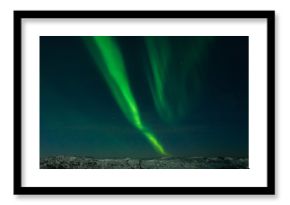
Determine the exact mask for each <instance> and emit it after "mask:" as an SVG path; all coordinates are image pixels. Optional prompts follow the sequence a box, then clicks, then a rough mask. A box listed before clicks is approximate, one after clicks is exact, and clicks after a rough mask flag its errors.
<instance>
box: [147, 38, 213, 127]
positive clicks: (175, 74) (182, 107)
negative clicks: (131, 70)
mask: <svg viewBox="0 0 290 205" xmlns="http://www.w3.org/2000/svg"><path fill="white" fill-rule="evenodd" d="M144 38H145V44H146V47H147V51H148V52H147V53H148V58H149V62H150V68H151V69H147V77H148V81H149V85H150V90H151V93H152V96H153V100H154V103H155V107H156V109H157V111H158V113H159V115H160V117H161V118H162V119H163V120H164V121H166V122H168V123H171V122H174V121H177V120H178V119H180V118H182V117H183V116H184V115H185V114H187V113H188V109H189V107H192V105H193V104H194V103H196V102H197V94H198V92H199V91H200V78H201V76H200V74H201V70H204V68H201V66H200V62H201V61H202V60H203V59H204V58H205V56H206V55H205V54H206V51H207V50H208V46H209V45H210V42H212V41H213V40H214V37H211V36H192V37H190V38H189V37H185V38H184V37H174V41H170V38H172V37H169V36H147V37H144ZM184 45H186V46H184ZM175 50H178V51H179V53H180V54H181V55H178V56H176V55H173V53H174V52H173V51H175Z"/></svg>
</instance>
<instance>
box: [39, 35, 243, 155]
mask: <svg viewBox="0 0 290 205" xmlns="http://www.w3.org/2000/svg"><path fill="white" fill-rule="evenodd" d="M93 38H94V37H68V36H62V37H61V36H42V37H40V155H41V157H45V156H52V155H77V156H94V157H97V158H123V157H131V158H151V157H161V156H162V155H161V154H160V153H158V151H156V149H154V147H153V146H152V143H150V141H148V139H147V138H146V136H145V135H144V129H143V128H140V127H139V129H138V127H137V126H136V124H134V122H132V121H133V120H131V121H130V119H132V118H130V117H128V116H127V115H126V112H125V111H124V110H125V108H124V107H123V109H122V107H120V104H122V102H123V101H118V100H117V98H116V96H122V95H120V94H118V93H117V94H116V92H117V91H115V93H114V92H113V91H112V89H113V88H115V89H117V90H118V88H119V87H120V84H116V82H117V81H115V82H112V80H111V81H110V80H108V78H106V75H107V76H109V77H110V75H109V74H108V73H107V74H106V72H108V71H107V70H106V69H107V68H110V66H111V68H112V69H115V70H113V72H120V70H118V68H115V67H114V65H119V64H120V62H119V61H118V59H117V58H116V59H114V56H112V55H109V54H111V53H114V52H111V51H112V49H114V48H115V49H118V51H119V52H120V54H121V57H122V60H123V65H124V69H125V71H126V73H127V81H126V82H127V84H128V86H129V87H130V89H131V91H132V92H131V94H132V96H133V97H134V99H135V102H136V105H137V107H138V110H139V114H140V119H142V122H143V123H144V126H146V129H147V128H148V129H149V130H150V132H152V133H154V137H155V138H156V139H157V140H158V142H159V143H160V144H161V145H162V146H163V147H164V149H165V150H166V152H167V153H168V154H169V155H170V156H177V157H178V156H241V157H247V156H248V37H246V36H235V37H229V36H227V37H112V38H110V39H113V41H112V40H110V39H109V40H106V39H105V40H100V41H99V44H97V43H95V44H94V40H93ZM97 45H99V48H102V47H101V46H102V45H104V48H103V50H102V49H99V50H98V49H97ZM110 46H115V47H110ZM106 49H107V50H106ZM102 52H103V53H102ZM105 52H109V54H107V55H109V57H110V58H109V57H108V59H107V61H106V59H105V58H104V59H105V60H104V59H103V58H102V57H104V55H105V54H104V53H105ZM110 52H111V53H110ZM102 54H103V55H102ZM119 57H120V56H119ZM156 62H157V63H156ZM106 63H107V64H108V65H107V64H106ZM156 65H157V66H156ZM154 66H155V67H154ZM116 69H117V70H116ZM154 69H155V70H154ZM159 69H161V71H162V72H160V70H159ZM156 73H157V74H160V73H161V74H164V76H166V77H164V78H162V79H163V84H162V85H163V87H162V89H158V88H159V87H158V86H159V84H158V82H159V81H158V80H159V79H158V78H156V75H157V74H156ZM157 76H158V75H157ZM111 77H112V75H111ZM117 78H118V76H117ZM164 79H165V80H164ZM121 83H123V81H122V82H121ZM123 85H124V84H122V85H121V87H122V86H123ZM160 90H161V91H162V96H161V97H160V92H161V91H160ZM124 98H125V97H124ZM120 102H121V103H120ZM124 106H125V107H126V105H124ZM127 114H128V113H127ZM128 115H129V114H128ZM142 132H143V133H142Z"/></svg>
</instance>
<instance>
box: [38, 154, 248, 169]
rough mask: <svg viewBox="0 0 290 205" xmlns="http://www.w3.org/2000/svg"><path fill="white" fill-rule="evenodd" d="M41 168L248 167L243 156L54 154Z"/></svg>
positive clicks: (42, 162)
mask: <svg viewBox="0 0 290 205" xmlns="http://www.w3.org/2000/svg"><path fill="white" fill-rule="evenodd" d="M40 168H41V169H248V158H245V157H163V158H156V159H131V158H123V159H97V158H93V157H78V156H54V157H46V158H42V159H41V160H40Z"/></svg>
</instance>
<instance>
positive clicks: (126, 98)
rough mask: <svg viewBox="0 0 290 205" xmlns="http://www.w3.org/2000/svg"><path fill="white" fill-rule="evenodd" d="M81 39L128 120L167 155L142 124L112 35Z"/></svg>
mask: <svg viewBox="0 0 290 205" xmlns="http://www.w3.org/2000/svg"><path fill="white" fill-rule="evenodd" d="M83 39H84V41H85V42H86V45H87V47H88V49H89V51H90V53H91V55H92V57H93V59H94V61H95V63H96V65H97V67H98V68H99V70H100V71H101V73H102V75H103V77H104V79H105V81H106V82H107V84H108V86H109V88H110V90H111V92H112V95H113V97H114V99H115V100H116V102H117V104H118V105H119V107H120V109H121V110H122V112H123V114H124V115H125V116H126V118H127V119H128V121H129V122H130V123H131V124H132V125H134V126H135V127H136V128H137V129H138V130H140V132H141V133H142V134H143V135H144V136H145V137H146V138H147V140H148V141H149V142H150V144H151V145H152V146H153V148H154V149H155V150H156V151H157V152H158V153H160V154H161V155H168V153H167V152H166V151H165V149H164V148H163V146H162V145H161V143H160V142H159V141H158V140H157V138H156V137H155V135H154V134H153V132H152V131H150V130H149V129H148V128H147V127H146V126H145V125H144V123H143V121H142V119H141V115H140V112H139V109H138V106H137V103H136V100H135V98H134V95H133V92H132V90H131V88H130V84H129V80H128V76H127V72H126V68H125V63H124V60H123V57H122V54H121V51H120V49H119V47H118V44H117V42H116V40H115V39H114V37H110V36H96V37H83Z"/></svg>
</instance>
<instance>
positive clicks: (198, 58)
mask: <svg viewBox="0 0 290 205" xmlns="http://www.w3.org/2000/svg"><path fill="white" fill-rule="evenodd" d="M274 19H275V13H274V11H14V194H274V193H275V191H274V190H275V189H274V187H275V177H274V176H275V163H274V162H275V161H274V160H275V157H274V156H275V155H274V148H275V144H274V142H275V141H274V135H275V130H274V128H275V126H274V125H275V123H274V120H275V119H274V116H275V115H274V113H275V109H274V103H275V93H274V92H275V91H274V90H275V89H274V80H275V71H274V66H275V63H274V59H275V58H274V57H275V56H274V52H275V41H274V39H275V28H274V25H275V22H274Z"/></svg>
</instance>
